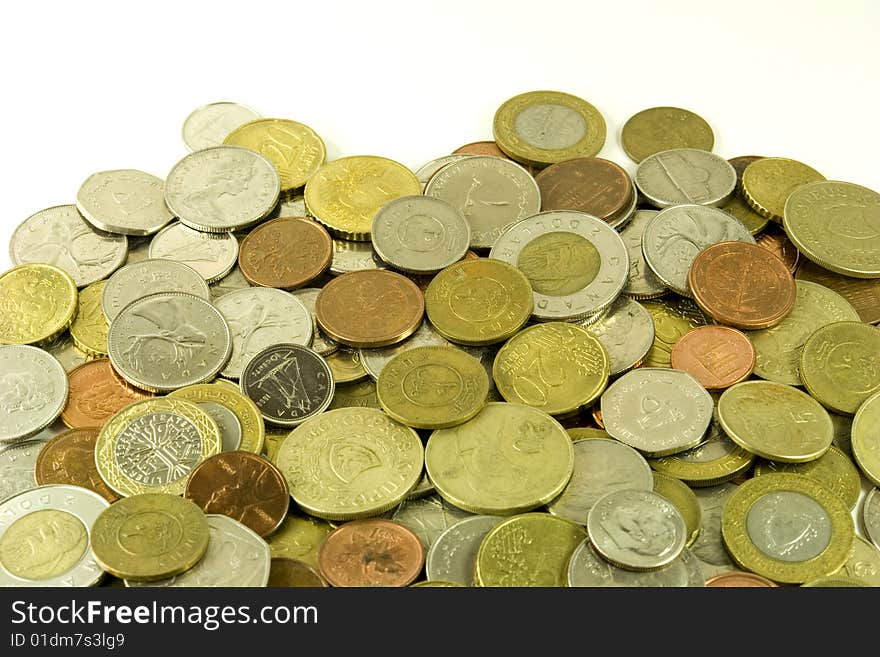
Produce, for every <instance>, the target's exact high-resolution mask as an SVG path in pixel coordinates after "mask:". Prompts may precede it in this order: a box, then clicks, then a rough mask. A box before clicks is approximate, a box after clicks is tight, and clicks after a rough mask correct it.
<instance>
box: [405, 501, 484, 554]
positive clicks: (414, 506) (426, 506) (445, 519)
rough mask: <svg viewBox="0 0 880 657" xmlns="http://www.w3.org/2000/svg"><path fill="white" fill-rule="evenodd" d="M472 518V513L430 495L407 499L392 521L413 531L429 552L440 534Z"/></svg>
mask: <svg viewBox="0 0 880 657" xmlns="http://www.w3.org/2000/svg"><path fill="white" fill-rule="evenodd" d="M471 516H473V514H472V513H468V512H467V511H462V510H461V509H459V508H457V507H454V506H452V505H451V504H450V503H449V502H447V501H445V500H444V499H443V498H441V497H440V496H439V495H428V496H422V497H418V498H415V499H410V498H407V499H405V500H404V501H403V502H401V503H400V505H399V506H398V507H397V508H396V509H395V510H394V512H393V513H392V514H391V519H392V520H393V521H394V522H399V523H400V524H401V525H403V526H405V527H408V528H409V529H411V530H413V532H415V535H416V536H418V537H419V540H420V541H421V542H422V547H424V548H425V549H426V550H427V549H429V548H430V547H431V546H432V545H433V544H434V542H435V541H436V540H437V538H438V537H439V536H440V534H442V533H443V532H445V531H446V530H447V529H449V528H450V527H451V526H452V525H454V524H455V523H457V522H459V521H461V520H464V519H465V518H470V517H471Z"/></svg>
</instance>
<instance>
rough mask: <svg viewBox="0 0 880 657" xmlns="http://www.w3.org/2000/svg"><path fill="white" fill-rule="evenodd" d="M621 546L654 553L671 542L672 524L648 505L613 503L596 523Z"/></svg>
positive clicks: (673, 536) (664, 549) (672, 535)
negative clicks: (606, 515) (609, 509)
mask: <svg viewBox="0 0 880 657" xmlns="http://www.w3.org/2000/svg"><path fill="white" fill-rule="evenodd" d="M599 524H600V525H601V527H602V529H604V530H605V532H606V533H607V534H608V536H610V537H611V540H612V541H614V543H615V544H616V545H617V546H618V547H619V548H622V549H626V550H632V551H633V552H635V553H637V554H642V555H645V556H651V557H657V556H660V555H662V554H663V553H664V552H666V551H667V550H668V549H669V548H670V546H671V545H673V544H674V542H675V527H674V526H673V525H672V524H671V523H669V522H666V521H665V519H664V518H663V517H662V516H659V515H658V514H657V513H652V511H651V510H650V509H645V508H641V507H633V506H625V505H621V506H617V507H615V508H614V509H612V510H611V513H610V514H609V515H608V517H607V518H604V519H603V520H602V521H600V523H599Z"/></svg>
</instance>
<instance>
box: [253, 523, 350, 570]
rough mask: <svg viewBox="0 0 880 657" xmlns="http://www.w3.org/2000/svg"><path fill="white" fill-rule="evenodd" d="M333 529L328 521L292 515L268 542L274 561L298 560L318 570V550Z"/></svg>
mask: <svg viewBox="0 0 880 657" xmlns="http://www.w3.org/2000/svg"><path fill="white" fill-rule="evenodd" d="M333 529H334V526H333V525H332V524H330V523H329V522H327V521H326V520H321V519H320V518H314V517H312V516H307V515H303V514H299V513H290V514H288V516H287V518H286V519H285V520H284V522H282V523H281V526H280V527H279V528H278V529H277V530H276V531H275V532H274V533H273V534H272V535H271V536H269V537H268V538H267V539H266V541H267V542H268V543H269V550H270V551H271V553H272V558H273V559H277V558H281V559H296V560H298V561H301V562H303V563H305V564H307V565H309V566H311V567H312V568H317V567H318V549H319V548H320V547H321V544H322V543H323V542H324V539H325V538H327V535H328V534H329V533H330V532H332V531H333Z"/></svg>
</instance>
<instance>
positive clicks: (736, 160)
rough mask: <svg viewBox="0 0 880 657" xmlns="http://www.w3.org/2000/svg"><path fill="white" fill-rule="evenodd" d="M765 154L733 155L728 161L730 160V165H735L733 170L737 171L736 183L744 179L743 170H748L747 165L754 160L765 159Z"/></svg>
mask: <svg viewBox="0 0 880 657" xmlns="http://www.w3.org/2000/svg"><path fill="white" fill-rule="evenodd" d="M763 159H764V156H763V155H740V156H739V157H732V158H730V159H729V160H727V161H728V162H730V166H732V167H733V170H734V171H736V183H737V184H739V183H741V182H742V179H743V171H745V170H746V167H747V166H749V165H750V164H751V163H752V162H757V161H758V160H763Z"/></svg>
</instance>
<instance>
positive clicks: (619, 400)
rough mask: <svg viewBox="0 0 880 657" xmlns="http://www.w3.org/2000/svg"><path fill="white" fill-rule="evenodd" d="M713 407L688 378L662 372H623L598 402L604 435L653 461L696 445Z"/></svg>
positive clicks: (697, 384)
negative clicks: (650, 457)
mask: <svg viewBox="0 0 880 657" xmlns="http://www.w3.org/2000/svg"><path fill="white" fill-rule="evenodd" d="M714 407H715V403H714V401H713V400H712V395H710V394H709V393H708V392H707V391H706V389H705V388H704V387H703V386H702V385H700V382H699V381H697V380H696V379H695V378H694V377H693V376H692V375H691V374H688V373H687V372H685V371H684V370H672V369H666V368H663V367H641V368H637V369H634V370H632V371H630V372H627V373H626V374H624V375H623V376H621V377H620V378H619V379H617V381H615V382H614V383H612V384H611V385H610V386H608V388H607V389H606V390H605V392H604V393H602V398H601V408H602V420H603V422H604V423H605V430H606V431H607V432H608V434H609V435H611V436H612V437H614V438H617V439H618V440H619V441H621V442H622V443H626V444H627V445H629V446H630V447H634V448H635V449H637V450H639V451H640V452H642V454H644V455H646V456H652V457H658V456H665V455H667V454H675V453H676V452H682V451H684V450H686V449H690V448H691V447H696V446H697V445H699V444H700V441H701V440H702V438H703V435H704V434H705V433H706V429H707V428H708V427H709V422H710V421H711V420H712V411H713V410H714Z"/></svg>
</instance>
